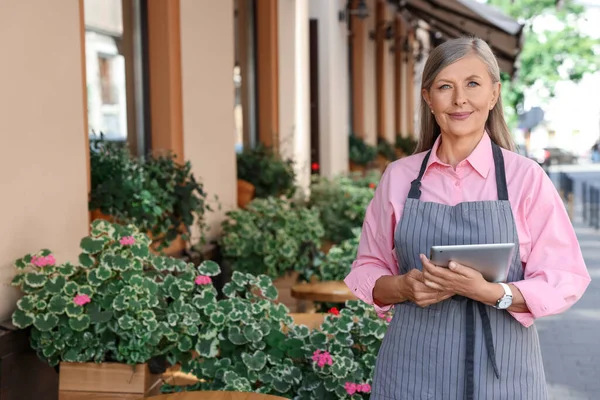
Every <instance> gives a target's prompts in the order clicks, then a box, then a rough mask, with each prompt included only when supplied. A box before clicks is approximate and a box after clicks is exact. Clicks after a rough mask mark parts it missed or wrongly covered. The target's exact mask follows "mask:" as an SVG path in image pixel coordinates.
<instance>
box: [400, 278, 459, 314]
mask: <svg viewBox="0 0 600 400" xmlns="http://www.w3.org/2000/svg"><path fill="white" fill-rule="evenodd" d="M402 286H403V288H402V291H403V292H404V295H405V296H406V298H407V300H410V301H412V302H413V303H415V304H416V305H418V306H419V307H427V306H430V305H432V304H435V303H439V302H440V301H443V300H446V299H448V298H450V297H452V296H454V294H455V292H452V291H451V290H444V289H442V290H440V289H437V288H432V287H430V286H428V285H425V283H424V274H423V272H421V271H419V270H418V269H411V270H410V271H409V272H407V273H406V274H404V275H402Z"/></svg>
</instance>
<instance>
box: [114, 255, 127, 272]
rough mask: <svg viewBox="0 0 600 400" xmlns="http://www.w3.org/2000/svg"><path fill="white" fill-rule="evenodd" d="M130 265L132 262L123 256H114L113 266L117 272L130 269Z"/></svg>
mask: <svg viewBox="0 0 600 400" xmlns="http://www.w3.org/2000/svg"><path fill="white" fill-rule="evenodd" d="M130 264H131V262H130V261H129V260H128V259H127V258H125V257H122V256H114V257H113V260H112V266H113V268H114V269H116V270H117V271H125V270H126V269H127V268H129V265H130Z"/></svg>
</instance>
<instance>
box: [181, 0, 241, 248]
mask: <svg viewBox="0 0 600 400" xmlns="http://www.w3.org/2000/svg"><path fill="white" fill-rule="evenodd" d="M208 38H210V39H208ZM233 54H234V52H233V1H232V0H222V1H218V2H214V3H212V4H211V6H210V7H206V4H205V3H204V2H200V1H196V0H181V77H182V87H183V97H182V98H183V143H184V144H185V148H184V154H185V158H186V160H189V161H190V162H191V163H192V166H193V172H194V174H195V175H196V176H197V177H198V178H199V179H201V180H202V182H203V183H204V187H205V190H206V192H207V193H208V196H209V197H211V198H212V197H213V196H214V195H217V196H218V197H219V201H220V202H221V204H222V209H221V210H215V212H211V213H209V214H208V215H207V216H208V217H209V219H208V223H209V225H210V227H211V232H210V236H214V235H217V234H218V233H219V228H220V222H221V220H222V219H223V216H224V213H225V212H227V211H228V210H230V209H232V208H234V207H236V204H237V186H236V180H237V172H236V161H235V125H234V120H233V104H234V86H233V66H234V60H233Z"/></svg>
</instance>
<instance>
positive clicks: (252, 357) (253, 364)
mask: <svg viewBox="0 0 600 400" xmlns="http://www.w3.org/2000/svg"><path fill="white" fill-rule="evenodd" d="M242 361H243V362H244V365H246V367H248V369H250V370H252V371H260V370H261V369H263V368H264V367H265V365H266V364H267V356H266V354H265V353H263V352H262V351H256V352H254V354H248V353H242Z"/></svg>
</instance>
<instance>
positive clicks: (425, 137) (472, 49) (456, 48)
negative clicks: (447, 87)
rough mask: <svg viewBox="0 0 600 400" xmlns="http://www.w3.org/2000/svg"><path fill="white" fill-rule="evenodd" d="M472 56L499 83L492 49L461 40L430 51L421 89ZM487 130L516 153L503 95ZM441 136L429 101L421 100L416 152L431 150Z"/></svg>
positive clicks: (472, 40)
mask: <svg viewBox="0 0 600 400" xmlns="http://www.w3.org/2000/svg"><path fill="white" fill-rule="evenodd" d="M471 54H474V55H476V56H477V57H479V59H480V60H481V61H483V62H484V63H485V64H486V65H487V67H488V72H489V74H490V77H491V78H492V82H494V83H496V82H500V68H499V67H498V61H497V60H496V57H495V56H494V53H492V49H490V46H488V44H487V43H486V42H485V41H483V40H481V39H479V38H476V37H461V38H457V39H451V40H448V41H446V42H444V43H442V44H441V45H439V46H438V47H436V48H435V49H433V50H432V51H431V53H430V54H429V58H428V59H427V62H426V63H425V68H424V69H423V77H422V81H421V82H422V83H421V89H425V90H427V91H429V90H430V89H431V85H432V84H433V81H434V80H435V78H436V77H437V75H438V74H439V73H440V72H441V71H442V70H443V69H444V68H446V67H447V66H448V65H450V64H453V63H455V62H457V61H458V60H460V59H462V58H464V57H466V56H468V55H471ZM485 128H486V130H487V132H488V133H489V135H490V138H491V139H492V141H493V142H494V143H496V144H497V145H498V146H500V147H503V148H505V149H507V150H514V142H513V139H512V136H511V134H510V131H509V130H508V126H507V125H506V121H505V120H504V111H503V106H502V95H501V94H500V93H498V101H497V102H496V104H495V105H494V108H493V109H492V110H491V111H490V114H489V116H488V119H487V121H486V122H485ZM440 133H441V130H440V126H439V125H438V123H437V121H436V120H435V116H434V115H433V114H432V113H431V112H429V107H428V105H427V102H426V101H425V99H423V98H422V97H421V133H420V135H419V143H418V144H417V149H416V150H415V153H419V152H422V151H427V150H430V149H431V148H432V147H433V144H434V143H435V140H436V139H437V137H438V136H439V135H440Z"/></svg>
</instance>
